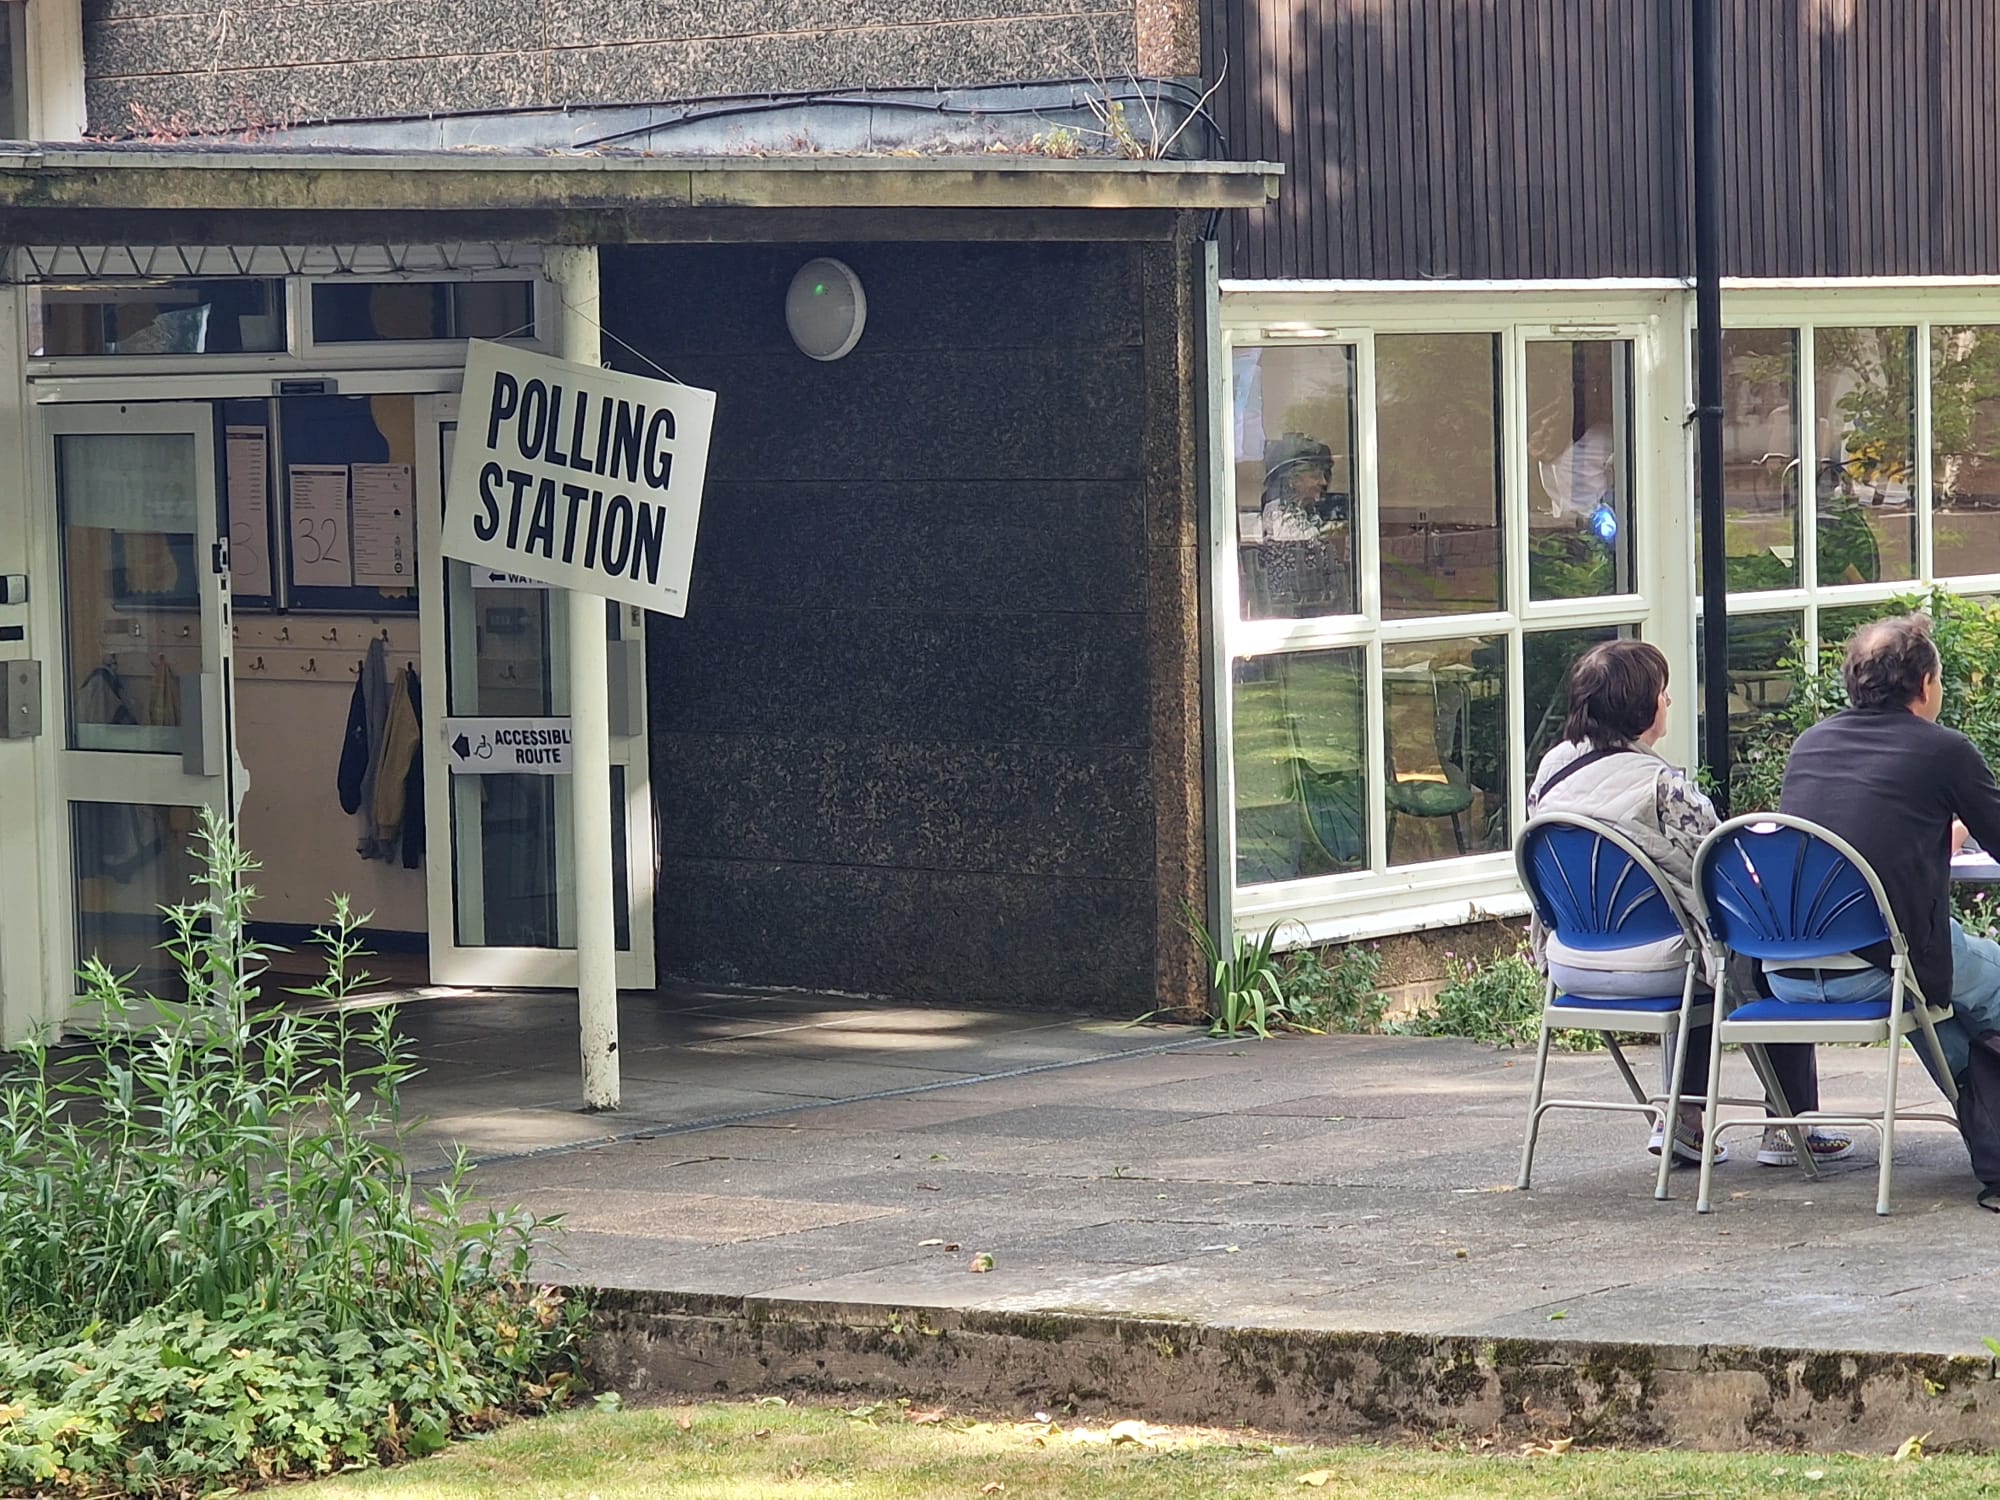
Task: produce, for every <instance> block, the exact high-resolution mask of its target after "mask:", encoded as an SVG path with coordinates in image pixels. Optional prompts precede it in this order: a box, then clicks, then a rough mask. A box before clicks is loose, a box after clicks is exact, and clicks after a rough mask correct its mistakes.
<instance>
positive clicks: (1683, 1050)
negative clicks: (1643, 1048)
mask: <svg viewBox="0 0 2000 1500" xmlns="http://www.w3.org/2000/svg"><path fill="white" fill-rule="evenodd" d="M1693 1017H1694V956H1693V955H1692V954H1690V955H1689V956H1688V972H1687V978H1686V980H1684V981H1683V982H1682V986H1681V1029H1680V1032H1679V1034H1678V1035H1677V1036H1676V1038H1675V1040H1674V1065H1673V1067H1672V1068H1671V1069H1670V1070H1669V1072H1668V1075H1667V1114H1666V1118H1665V1120H1664V1121H1662V1122H1661V1130H1660V1175H1659V1178H1658V1180H1657V1181H1656V1182H1654V1184H1653V1197H1654V1199H1655V1200H1656V1201H1660V1202H1664V1201H1665V1200H1666V1199H1667V1198H1668V1197H1669V1196H1671V1195H1670V1194H1669V1193H1668V1192H1667V1177H1668V1174H1669V1173H1671V1172H1672V1171H1673V1169H1674V1135H1675V1132H1677V1131H1678V1130H1679V1129H1680V1128H1681V1080H1682V1079H1684V1078H1686V1077H1687V1056H1688V1030H1689V1026H1690V1024H1691V1022H1692V1020H1693ZM1665 1040H1666V1039H1665V1038H1664V1037H1662V1038H1661V1041H1662V1043H1663V1044H1664V1042H1665Z"/></svg>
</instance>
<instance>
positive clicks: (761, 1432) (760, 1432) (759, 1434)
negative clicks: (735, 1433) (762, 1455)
mask: <svg viewBox="0 0 2000 1500" xmlns="http://www.w3.org/2000/svg"><path fill="white" fill-rule="evenodd" d="M770 1435H771V1429H770V1428H768V1427H759V1428H758V1429H757V1430H756V1431H755V1432H753V1433H751V1434H750V1436H752V1437H753V1438H767V1437H769V1436H770Z"/></svg>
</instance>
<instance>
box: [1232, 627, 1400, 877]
mask: <svg viewBox="0 0 2000 1500" xmlns="http://www.w3.org/2000/svg"><path fill="white" fill-rule="evenodd" d="M1364 666H1365V664H1364V659H1363V655H1362V652H1361V650H1360V648H1359V647H1351V648H1348V649H1345V650H1339V651H1300V652H1293V653H1290V654H1287V655H1282V656H1263V657H1254V658H1252V659H1250V660H1247V661H1239V662H1238V663H1237V664H1236V674H1235V692H1234V696H1233V700H1232V701H1233V702H1234V704H1235V715H1236V729H1235V744H1234V746H1233V747H1232V750H1233V755H1234V759H1235V766H1236V882H1237V884H1238V885H1262V884H1265V883H1267V882H1270V881H1274V880H1298V879H1301V878H1303V877H1305V876H1310V875H1332V874H1336V873H1338V872H1340V871H1343V870H1359V869H1363V868H1365V867H1366V866H1367V864H1368V790H1367V777H1366V775H1365V772H1364V769H1363V765H1362V755H1363V753H1364V751H1363V746H1364V745H1365V743H1366V739H1365V728H1364V724H1365V713H1364V708H1363V703H1364V683H1365V681H1366V675H1365V669H1364Z"/></svg>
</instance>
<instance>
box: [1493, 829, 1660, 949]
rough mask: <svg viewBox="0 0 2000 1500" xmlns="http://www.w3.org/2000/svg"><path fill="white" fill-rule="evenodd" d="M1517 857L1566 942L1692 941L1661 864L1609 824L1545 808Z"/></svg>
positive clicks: (1596, 945)
mask: <svg viewBox="0 0 2000 1500" xmlns="http://www.w3.org/2000/svg"><path fill="white" fill-rule="evenodd" d="M1514 863H1515V866H1516V868H1518V869H1519V870H1520V872H1521V884H1522V885H1523V886H1524V887H1525V888H1526V889H1527V892H1528V899H1529V900H1531V901H1533V902H1534V903H1535V912H1536V914H1537V915H1538V916H1540V918H1541V919H1542V925H1543V926H1544V927H1547V928H1548V929H1549V930H1550V931H1551V932H1553V933H1555V935H1556V936H1557V937H1559V938H1561V939H1562V940H1563V944H1564V946H1565V947H1568V948H1572V949H1575V950H1576V951H1578V952H1582V953H1609V952H1614V951H1616V950H1617V949H1620V948H1631V947H1635V946H1637V945H1638V944H1640V943H1656V942H1658V941H1660V940H1661V939H1662V938H1670V937H1678V938H1684V939H1686V940H1687V942H1688V944H1689V946H1690V947H1692V946H1693V945H1694V929H1693V925H1692V924H1691V922H1690V921H1689V919H1688V915H1687V913H1685V912H1684V911H1682V910H1681V908H1680V904H1679V903H1678V902H1676V901H1675V900H1674V898H1673V895H1672V893H1671V892H1670V891H1669V890H1668V888H1667V883H1666V878H1665V876H1663V875H1662V874H1661V872H1660V867H1659V866H1658V865H1656V864H1654V863H1653V861H1652V860H1651V859H1649V858H1648V857H1647V856H1646V854H1645V853H1644V852H1643V851H1642V850H1641V849H1640V848H1639V847H1638V846H1637V845H1636V844H1634V843H1633V842H1632V841H1631V840H1630V839H1629V838H1627V837H1626V836H1625V835H1624V834H1622V833H1620V832H1619V831H1618V830H1617V829H1616V828H1615V827H1613V826H1612V825H1611V824H1609V823H1605V822H1600V821H1599V820H1598V819H1596V818H1586V817H1581V816H1578V815H1577V814H1574V813H1544V814H1542V815H1541V816H1540V817H1537V818H1534V819H1531V820H1530V821H1529V823H1528V826H1527V827H1526V828H1523V829H1522V830H1521V839H1520V842H1519V843H1517V844H1516V845H1515V846H1514Z"/></svg>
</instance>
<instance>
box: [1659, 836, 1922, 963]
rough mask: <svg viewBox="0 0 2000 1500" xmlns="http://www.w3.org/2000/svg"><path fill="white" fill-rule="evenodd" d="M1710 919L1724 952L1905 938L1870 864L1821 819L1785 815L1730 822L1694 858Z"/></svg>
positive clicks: (1794, 955)
mask: <svg viewBox="0 0 2000 1500" xmlns="http://www.w3.org/2000/svg"><path fill="white" fill-rule="evenodd" d="M1694 888H1695V902H1696V907H1697V915H1698V916H1699V917H1700V919H1701V922H1702V925H1703V926H1705V927H1706V928H1707V929H1708V931H1709V932H1710V933H1711V934H1712V935H1713V936H1714V937H1715V940H1716V941H1717V942H1719V943H1721V944H1722V945H1723V946H1724V947H1725V948H1728V949H1730V950H1731V951H1733V952H1736V953H1741V954H1744V955H1746V956H1748V957H1750V958H1759V959H1776V960H1783V959H1792V960H1800V959H1811V958H1826V957H1830V956H1831V955H1834V954H1837V953H1852V952H1854V951H1855V950H1856V949H1859V948H1866V947H1869V946H1870V945H1872V944H1875V943H1882V942H1887V943H1891V944H1893V945H1894V947H1895V951H1896V952H1898V953H1901V952H1903V951H1904V948H1903V934H1902V932H1901V930H1900V929H1898V927H1897V926H1896V919H1895V916H1894V915H1893V914H1892V913H1891V912H1890V910H1889V898H1888V896H1887V895H1886V894H1885V893H1884V892H1883V890H1882V882H1881V881H1880V880H1879V879H1878V878H1877V877H1876V874H1875V872H1874V871H1873V870H1872V869H1870V868H1869V866H1868V861H1867V860H1865V859H1863V858H1862V857H1861V855H1860V854H1859V853H1858V852H1857V851H1856V850H1855V849H1854V847H1853V846H1852V845H1851V844H1849V843H1848V842H1847V841H1846V840H1844V839H1842V838H1840V837H1839V836H1838V835H1837V834H1835V833H1833V832H1831V831H1829V830H1828V829H1825V828H1822V827H1820V826H1819V825H1818V824H1817V823H1809V822H1807V821H1806V820H1805V819H1804V818H1793V817H1787V816H1785V815H1783V814H1781V813H1750V814H1748V815H1747V816H1744V817H1741V818H1732V819H1730V821H1729V822H1727V823H1724V824H1723V825H1722V826H1721V827H1720V828H1718V829H1716V830H1715V832H1713V833H1711V834H1710V835H1709V836H1708V838H1707V839H1706V840H1704V841H1703V843H1702V846H1701V849H1700V850H1699V851H1698V852H1697V853H1696V855H1695V861H1694Z"/></svg>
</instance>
